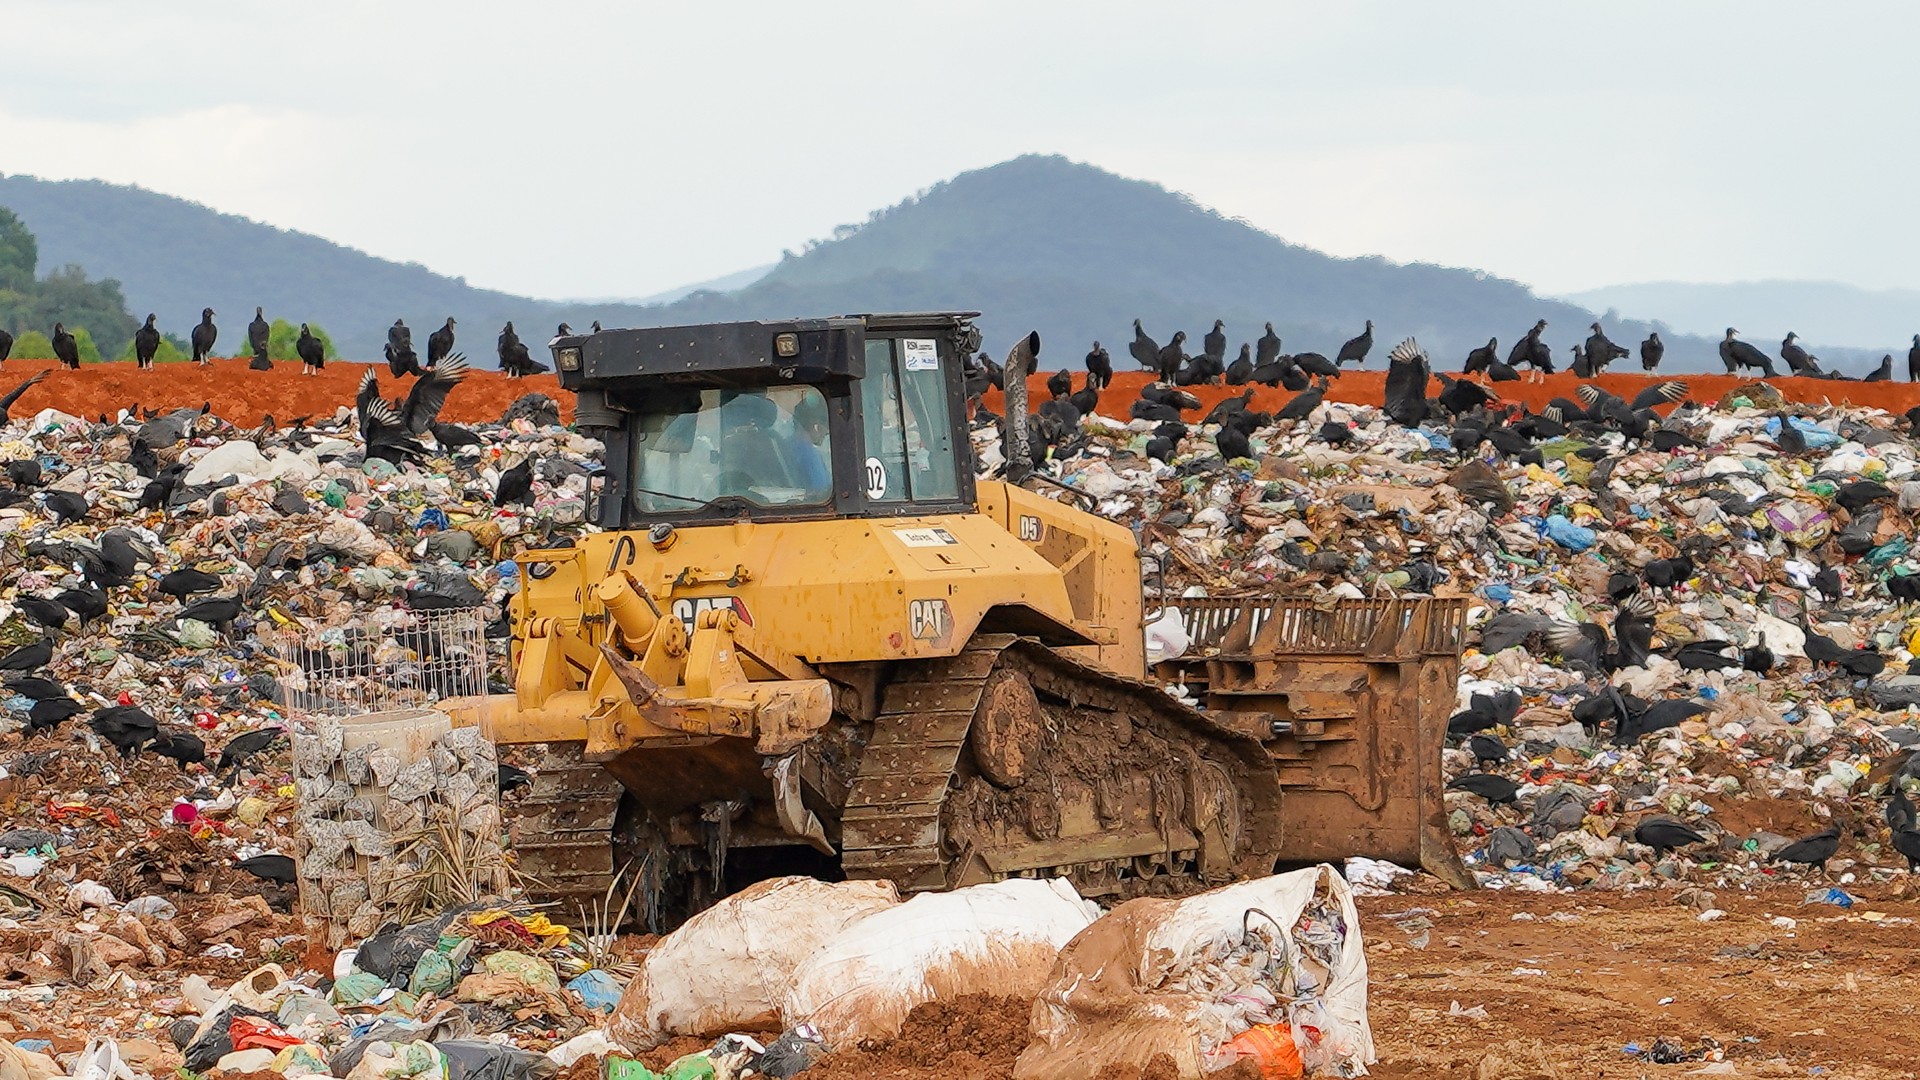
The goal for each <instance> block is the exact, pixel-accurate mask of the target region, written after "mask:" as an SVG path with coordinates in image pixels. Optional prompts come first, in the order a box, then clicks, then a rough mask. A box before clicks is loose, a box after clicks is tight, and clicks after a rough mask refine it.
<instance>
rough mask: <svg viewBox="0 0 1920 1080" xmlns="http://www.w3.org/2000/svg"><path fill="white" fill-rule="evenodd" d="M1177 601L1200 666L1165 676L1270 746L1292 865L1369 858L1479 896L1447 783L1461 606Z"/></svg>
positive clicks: (1179, 665)
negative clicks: (1444, 765)
mask: <svg viewBox="0 0 1920 1080" xmlns="http://www.w3.org/2000/svg"><path fill="white" fill-rule="evenodd" d="M1173 603H1174V604H1175V606H1176V607H1178V608H1179V609H1180V610H1181V613H1182V615H1183V617H1184V619H1185V621H1186V624H1187V625H1188V626H1189V627H1190V628H1191V629H1190V633H1191V636H1192V637H1193V638H1194V647H1195V649H1196V650H1198V651H1199V652H1200V657H1196V658H1195V659H1191V660H1182V661H1177V662H1175V663H1174V664H1173V665H1172V669H1171V670H1170V671H1163V675H1167V674H1173V675H1176V676H1178V677H1180V678H1181V679H1182V680H1183V681H1184V682H1185V683H1186V685H1187V688H1188V690H1189V691H1190V692H1195V693H1199V694H1201V695H1202V696H1203V698H1204V699H1205V701H1206V703H1207V707H1208V711H1209V712H1210V713H1213V714H1215V715H1216V716H1219V717H1222V718H1226V719H1230V721H1231V722H1232V723H1233V724H1234V725H1235V726H1236V727H1238V728H1240V729H1241V730H1244V731H1248V732H1249V733H1256V734H1258V735H1259V736H1260V737H1261V738H1262V741H1263V742H1264V744H1265V746H1266V748H1267V752H1268V753H1269V754H1270V755H1271V756H1272V758H1273V763H1274V769H1275V771H1276V772H1277V773H1278V775H1279V777H1280V784H1281V787H1282V789H1283V791H1284V795H1283V797H1282V802H1281V812H1282V814H1283V816H1284V818H1285V825H1284V829H1285V835H1284V837H1283V842H1282V845H1281V859H1282V861H1283V862H1289V863H1295V862H1319V861H1337V860H1340V859H1345V858H1349V857H1352V856H1364V857H1367V858H1374V859H1384V860H1387V861H1391V862H1394V863H1398V864H1400V865H1402V866H1419V867H1422V868H1424V869H1425V870H1426V871H1427V872H1429V873H1431V874H1433V875H1434V876H1435V877H1437V878H1439V879H1440V880H1442V881H1444V882H1446V883H1447V884H1448V885H1451V886H1453V887H1454V888H1458V889H1471V888H1474V887H1475V883H1474V879H1473V875H1472V873H1471V872H1470V871H1468V869H1467V867H1466V865H1465V864H1464V863H1462V862H1461V861H1460V855H1459V853H1458V851H1456V850H1455V848H1454V846H1453V837H1452V834H1451V832H1450V830H1449V829H1448V826H1447V809H1446V802H1445V798H1444V796H1445V785H1444V777H1443V776H1442V775H1441V771H1440V756H1441V750H1442V749H1443V748H1444V746H1445V744H1446V730H1447V729H1446V725H1447V717H1448V716H1450V715H1451V714H1452V712H1453V704H1454V697H1455V687H1456V684H1457V681H1458V676H1459V665H1460V661H1459V656H1460V643H1461V639H1462V637H1463V635H1464V633H1465V630H1464V622H1465V603H1464V601H1461V600H1457V599H1439V598H1430V599H1415V600H1399V599H1394V600H1347V601H1339V602H1337V603H1334V604H1332V605H1327V604H1323V603H1319V602H1317V601H1315V600H1311V599H1304V598H1298V599H1296V598H1271V597H1269V598H1262V599H1255V600H1239V599H1235V600H1220V599H1208V598H1200V599H1193V600H1178V601H1174V602H1173ZM1215 648H1217V649H1218V651H1217V652H1212V653H1211V655H1207V650H1210V649H1215Z"/></svg>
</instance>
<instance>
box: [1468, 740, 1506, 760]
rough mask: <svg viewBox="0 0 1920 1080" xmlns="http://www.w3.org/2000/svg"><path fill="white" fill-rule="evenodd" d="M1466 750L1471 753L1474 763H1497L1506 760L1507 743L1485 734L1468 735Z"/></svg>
mask: <svg viewBox="0 0 1920 1080" xmlns="http://www.w3.org/2000/svg"><path fill="white" fill-rule="evenodd" d="M1467 751H1468V752H1469V753H1471V754H1472V755H1473V763H1474V764H1475V765H1480V766H1485V765H1488V764H1490V763H1491V764H1495V765H1498V764H1500V763H1501V762H1504V761H1506V760H1507V744H1506V743H1503V742H1501V741H1500V740H1499V739H1496V738H1494V737H1493V736H1491V735H1487V734H1475V735H1470V736H1468V737H1467Z"/></svg>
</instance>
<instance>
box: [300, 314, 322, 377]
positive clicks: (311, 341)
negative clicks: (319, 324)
mask: <svg viewBox="0 0 1920 1080" xmlns="http://www.w3.org/2000/svg"><path fill="white" fill-rule="evenodd" d="M293 348H294V351H295V352H297V353H299V354H300V373H301V374H303V375H318V374H320V370H321V369H322V368H324V367H326V366H327V347H326V346H325V345H324V344H322V343H321V341H320V339H319V338H317V337H314V336H313V331H311V330H309V329H307V324H306V323H301V324H300V340H299V341H296V342H294V346H293Z"/></svg>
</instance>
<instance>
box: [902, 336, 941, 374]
mask: <svg viewBox="0 0 1920 1080" xmlns="http://www.w3.org/2000/svg"><path fill="white" fill-rule="evenodd" d="M900 355H901V357H902V358H903V359H904V366H905V368H906V369H907V370H908V371H939V370H940V350H939V348H938V347H937V345H936V343H935V342H934V341H933V340H932V339H931V338H905V339H903V340H902V341H901V342H900Z"/></svg>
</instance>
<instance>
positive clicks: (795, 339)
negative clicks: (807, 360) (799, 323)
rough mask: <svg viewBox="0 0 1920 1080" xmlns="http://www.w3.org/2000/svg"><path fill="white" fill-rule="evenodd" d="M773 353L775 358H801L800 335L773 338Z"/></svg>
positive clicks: (775, 336) (783, 335) (782, 335)
mask: <svg viewBox="0 0 1920 1080" xmlns="http://www.w3.org/2000/svg"><path fill="white" fill-rule="evenodd" d="M773 353H774V355H775V356H783V357H787V358H789V359H790V358H792V357H795V356H799V355H800V335H799V334H775V335H774V338H773Z"/></svg>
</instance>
